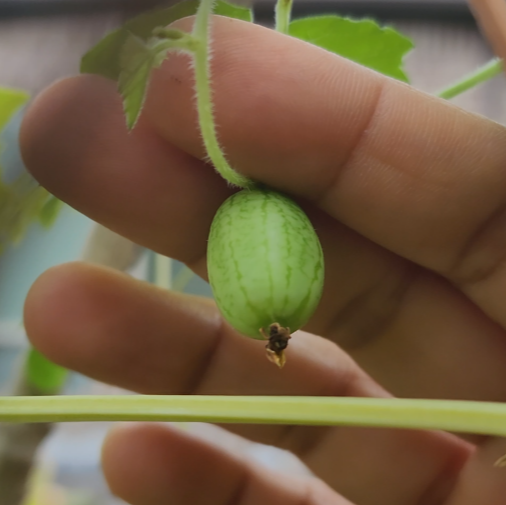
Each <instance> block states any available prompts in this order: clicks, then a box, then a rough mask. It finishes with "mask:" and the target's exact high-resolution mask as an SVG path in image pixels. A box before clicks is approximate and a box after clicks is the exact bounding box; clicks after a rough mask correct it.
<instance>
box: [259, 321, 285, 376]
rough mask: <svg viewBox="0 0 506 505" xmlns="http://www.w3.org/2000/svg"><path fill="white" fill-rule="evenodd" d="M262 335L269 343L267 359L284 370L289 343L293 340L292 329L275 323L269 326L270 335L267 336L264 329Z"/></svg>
mask: <svg viewBox="0 0 506 505" xmlns="http://www.w3.org/2000/svg"><path fill="white" fill-rule="evenodd" d="M260 333H261V334H262V335H263V336H264V338H266V339H267V340H268V341H269V343H268V344H267V345H266V346H265V349H266V352H267V359H268V360H269V361H272V362H273V363H274V364H276V365H277V366H278V367H279V368H283V366H284V364H285V363H286V356H285V349H286V348H287V347H288V341H289V340H290V339H291V338H292V336H291V335H290V328H284V327H283V326H281V325H280V324H279V323H273V324H271V325H270V326H269V335H266V334H265V332H264V329H263V328H260Z"/></svg>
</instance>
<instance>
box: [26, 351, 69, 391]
mask: <svg viewBox="0 0 506 505" xmlns="http://www.w3.org/2000/svg"><path fill="white" fill-rule="evenodd" d="M25 370H26V371H25V373H26V378H27V379H28V382H29V383H30V384H31V385H32V386H35V387H36V388H37V389H38V390H39V391H40V392H41V393H42V394H55V393H57V392H58V391H59V390H60V389H61V388H62V386H63V384H64V383H65V380H66V378H67V374H68V371H67V370H66V369H65V368H62V367H61V366H58V365H55V364H54V363H52V362H51V361H49V360H48V359H47V358H45V357H44V356H43V355H42V354H40V352H39V351H37V350H36V349H33V348H32V349H30V351H29V353H28V358H27V361H26V369H25Z"/></svg>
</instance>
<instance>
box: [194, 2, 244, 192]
mask: <svg viewBox="0 0 506 505" xmlns="http://www.w3.org/2000/svg"><path fill="white" fill-rule="evenodd" d="M213 7H214V0H201V2H200V4H199V8H198V10H197V14H196V19H195V25H194V26H193V32H192V35H193V37H194V38H195V39H196V40H197V42H198V43H197V45H196V47H195V48H194V49H193V51H192V52H193V55H194V59H195V82H196V90H197V111H198V117H199V118H198V120H199V126H200V131H201V134H202V139H203V141H204V146H205V148H206V152H207V156H208V158H209V160H210V161H211V163H212V164H213V165H214V167H215V168H216V170H217V172H218V173H219V174H220V175H221V176H222V177H223V178H224V179H225V180H227V181H228V182H230V184H233V185H234V186H239V187H240V188H251V187H253V186H254V183H253V181H251V180H250V179H248V178H247V177H244V176H243V175H241V174H239V173H237V172H236V171H235V170H234V169H233V168H232V167H231V166H230V165H229V164H228V162H227V160H226V158H225V155H224V154H223V151H222V149H221V147H220V144H219V142H218V138H217V135H216V127H215V123H214V115H213V104H212V96H211V95H212V93H211V85H210V68H209V66H210V65H209V47H208V46H209V24H210V17H211V14H212V12H213Z"/></svg>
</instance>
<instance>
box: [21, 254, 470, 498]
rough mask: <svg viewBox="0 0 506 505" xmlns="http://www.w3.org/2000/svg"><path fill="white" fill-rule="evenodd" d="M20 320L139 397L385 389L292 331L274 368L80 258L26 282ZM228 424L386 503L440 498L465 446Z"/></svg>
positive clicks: (326, 345)
mask: <svg viewBox="0 0 506 505" xmlns="http://www.w3.org/2000/svg"><path fill="white" fill-rule="evenodd" d="M25 326H26V329H27V332H28V335H29V336H30V339H31V341H32V343H33V344H34V345H35V346H36V347H37V348H38V349H39V350H41V351H42V352H43V353H44V354H45V355H47V356H48V357H49V358H50V359H51V360H53V361H54V362H56V363H59V364H60V365H63V366H65V367H67V368H71V369H74V370H77V371H79V372H81V373H84V374H85V375H89V376H91V377H94V378H96V379H98V380H102V381H105V382H109V383H113V384H116V385H119V386H122V387H125V388H127V389H132V390H135V391H139V392H143V393H161V394H191V393H197V394H235V395H302V396H312V395H316V396H346V395H349V396H374V397H382V396H387V393H386V392H385V391H384V390H383V389H382V388H381V387H380V386H378V385H377V384H376V383H375V382H374V381H373V380H371V379H370V378H369V377H368V376H367V375H366V374H365V373H364V372H363V371H361V370H360V369H359V368H358V367H357V365H356V364H355V363H354V362H353V361H351V360H350V358H349V357H348V356H347V355H346V354H344V353H343V352H342V351H340V350H339V348H338V347H337V346H336V345H335V344H332V343H331V342H329V341H327V340H325V339H322V338H318V337H315V336H313V335H310V334H307V333H303V332H299V333H296V334H295V335H294V337H293V339H292V341H291V342H290V348H289V350H288V362H287V365H286V366H285V368H284V369H283V370H282V371H281V372H280V370H278V369H277V368H276V367H274V366H272V364H271V363H269V362H268V361H267V360H266V359H265V356H264V352H263V351H264V350H263V343H262V342H259V341H254V340H251V339H248V338H245V337H242V336H239V335H237V334H236V333H235V332H233V331H232V330H231V329H230V327H228V326H227V325H225V324H223V323H222V321H221V318H220V317H219V316H218V315H217V312H216V310H215V309H214V307H213V306H212V304H211V302H209V301H203V300H200V299H198V298H194V297H188V296H183V295H176V294H173V293H169V292H164V291H162V290H159V289H157V288H155V287H154V286H152V285H149V284H146V283H142V282H140V281H136V280H133V279H130V278H129V277H127V276H124V275H122V274H118V273H115V272H112V271H109V270H105V269H98V268H96V267H92V266H89V265H84V264H77V265H76V264H74V265H72V264H71V265H64V266H61V267H56V268H54V269H52V270H50V271H49V272H47V273H46V274H44V275H43V276H42V277H41V278H40V279H39V280H38V281H37V282H36V283H35V285H34V287H33V288H32V290H31V291H30V293H29V296H28V299H27V302H26V308H25ZM229 428H233V430H234V431H235V432H237V433H240V434H243V435H246V436H248V437H250V438H252V439H254V440H257V441H261V442H264V443H271V444H275V445H278V446H280V447H283V448H285V449H289V450H292V451H293V452H295V453H296V454H298V455H299V456H301V457H302V458H303V459H304V461H306V463H307V464H308V465H309V466H310V467H311V469H312V470H313V471H314V472H315V473H317V474H318V475H322V476H323V477H324V478H325V479H326V481H327V482H328V483H329V484H330V485H332V486H333V487H334V488H335V489H337V490H340V491H342V492H343V493H345V494H346V496H347V497H349V498H350V499H352V500H356V501H358V502H359V503H362V501H365V500H370V499H371V497H372V495H373V494H374V495H377V494H378V489H381V490H382V491H381V493H382V496H383V497H384V499H385V501H386V502H388V503H390V504H392V505H393V504H399V505H401V504H402V505H406V504H407V503H417V502H418V501H419V500H420V499H421V497H422V496H425V495H427V496H428V495H434V496H439V495H441V493H443V494H444V493H445V492H446V488H445V482H448V481H451V480H452V479H453V478H454V477H455V475H456V474H457V472H458V470H459V468H460V466H461V465H462V464H463V462H464V461H465V458H466V457H467V455H468V454H469V450H470V448H469V446H468V445H467V444H466V443H464V442H462V441H461V440H458V439H457V438H456V437H453V436H448V435H444V434H441V433H427V432H418V431H406V430H367V429H357V428H350V429H347V428H339V429H332V428H314V427H290V426H235V427H230V426H229ZM386 454H388V455H389V456H388V462H387V463H386V462H385V455H386ZM413 454H416V458H414V457H413ZM442 476H444V479H443V478H442ZM364 482H368V483H369V485H368V486H364V485H363V483H364ZM361 500H362V501H361ZM365 502H366V503H367V501H365Z"/></svg>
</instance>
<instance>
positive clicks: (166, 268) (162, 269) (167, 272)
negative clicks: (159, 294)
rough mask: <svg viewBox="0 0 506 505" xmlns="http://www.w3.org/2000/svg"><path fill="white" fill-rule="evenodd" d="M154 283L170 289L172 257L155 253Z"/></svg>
mask: <svg viewBox="0 0 506 505" xmlns="http://www.w3.org/2000/svg"><path fill="white" fill-rule="evenodd" d="M154 280H155V285H156V286H158V287H159V288H162V289H166V290H169V289H172V259H171V258H167V257H166V256H163V255H161V254H156V253H155V279H154Z"/></svg>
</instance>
